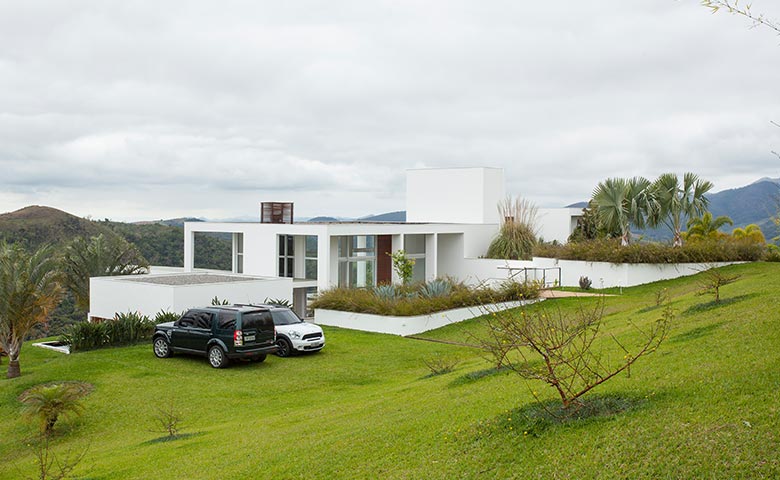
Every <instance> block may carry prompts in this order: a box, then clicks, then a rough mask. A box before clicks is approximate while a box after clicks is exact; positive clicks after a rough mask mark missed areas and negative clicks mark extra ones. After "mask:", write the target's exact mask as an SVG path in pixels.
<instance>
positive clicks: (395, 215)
mask: <svg viewBox="0 0 780 480" xmlns="http://www.w3.org/2000/svg"><path fill="white" fill-rule="evenodd" d="M358 221H361V222H405V221H406V211H405V210H399V211H397V212H388V213H381V214H379V215H369V216H367V217H361V218H359V219H358Z"/></svg>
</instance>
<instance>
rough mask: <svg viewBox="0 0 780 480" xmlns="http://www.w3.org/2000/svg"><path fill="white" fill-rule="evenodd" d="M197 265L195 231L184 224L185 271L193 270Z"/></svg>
mask: <svg viewBox="0 0 780 480" xmlns="http://www.w3.org/2000/svg"><path fill="white" fill-rule="evenodd" d="M194 267H195V232H194V231H193V230H192V227H191V226H190V225H189V224H187V223H185V224H184V271H185V272H191V271H192V270H193V269H194Z"/></svg>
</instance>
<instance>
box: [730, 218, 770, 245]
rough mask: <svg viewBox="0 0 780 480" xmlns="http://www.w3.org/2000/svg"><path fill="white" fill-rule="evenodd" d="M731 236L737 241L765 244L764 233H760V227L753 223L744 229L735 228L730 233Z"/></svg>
mask: <svg viewBox="0 0 780 480" xmlns="http://www.w3.org/2000/svg"><path fill="white" fill-rule="evenodd" d="M731 236H732V237H734V238H735V239H737V240H744V241H746V242H749V243H761V244H764V243H766V238H764V233H763V232H761V227H759V226H758V225H756V224H755V223H751V224H750V225H748V226H746V227H745V228H735V229H734V231H733V232H731Z"/></svg>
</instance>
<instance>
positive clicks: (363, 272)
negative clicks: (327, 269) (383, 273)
mask: <svg viewBox="0 0 780 480" xmlns="http://www.w3.org/2000/svg"><path fill="white" fill-rule="evenodd" d="M338 245H339V286H340V287H353V288H358V287H370V286H373V285H374V284H375V283H376V237H375V236H374V235H350V236H343V237H339V241H338Z"/></svg>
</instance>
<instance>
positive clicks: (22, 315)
mask: <svg viewBox="0 0 780 480" xmlns="http://www.w3.org/2000/svg"><path fill="white" fill-rule="evenodd" d="M55 266H56V265H55V262H54V260H53V254H52V251H51V248H50V247H48V246H44V247H41V248H40V249H38V250H37V251H36V252H35V253H33V254H29V253H27V252H26V251H25V250H24V249H23V248H22V247H21V246H19V245H7V244H5V243H0V347H2V349H3V350H5V351H6V353H8V374H7V377H8V378H15V377H18V376H20V375H21V374H22V372H21V368H20V366H19V355H20V353H21V351H22V342H24V339H25V337H26V336H27V334H28V333H30V331H31V330H32V329H33V328H34V327H35V326H36V325H40V324H43V323H44V322H46V320H47V319H48V318H49V315H50V314H51V312H52V311H53V310H54V309H55V308H56V307H57V304H58V303H59V301H60V296H61V293H62V289H61V288H60V285H59V283H58V281H57V273H56V271H55Z"/></svg>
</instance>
